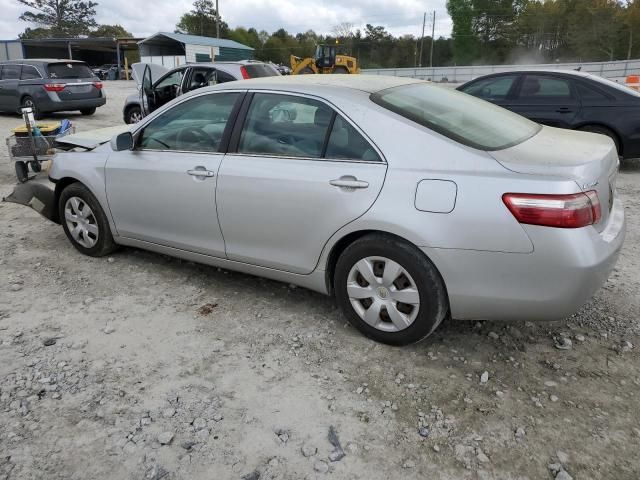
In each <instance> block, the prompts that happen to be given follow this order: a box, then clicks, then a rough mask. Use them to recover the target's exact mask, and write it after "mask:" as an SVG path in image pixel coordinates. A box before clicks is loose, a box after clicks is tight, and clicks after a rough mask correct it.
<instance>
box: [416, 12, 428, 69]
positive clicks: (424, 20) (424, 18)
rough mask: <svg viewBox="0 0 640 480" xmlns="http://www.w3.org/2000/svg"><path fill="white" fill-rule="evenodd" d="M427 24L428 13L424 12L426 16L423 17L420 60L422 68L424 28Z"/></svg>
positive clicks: (419, 64)
mask: <svg viewBox="0 0 640 480" xmlns="http://www.w3.org/2000/svg"><path fill="white" fill-rule="evenodd" d="M426 23H427V12H424V16H423V17H422V36H421V37H420V60H419V62H418V66H419V67H421V66H422V44H423V43H424V27H425V24H426Z"/></svg>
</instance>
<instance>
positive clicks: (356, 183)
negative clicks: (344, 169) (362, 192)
mask: <svg viewBox="0 0 640 480" xmlns="http://www.w3.org/2000/svg"><path fill="white" fill-rule="evenodd" d="M329 183H330V184H331V185H333V186H334V187H340V188H367V187H368V186H369V182H365V181H363V180H358V179H357V178H355V177H340V178H337V179H335V180H331V181H330V182H329Z"/></svg>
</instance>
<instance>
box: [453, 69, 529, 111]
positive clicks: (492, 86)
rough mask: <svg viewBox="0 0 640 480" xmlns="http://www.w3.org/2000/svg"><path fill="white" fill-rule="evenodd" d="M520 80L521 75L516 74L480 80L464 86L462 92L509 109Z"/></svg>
mask: <svg viewBox="0 0 640 480" xmlns="http://www.w3.org/2000/svg"><path fill="white" fill-rule="evenodd" d="M519 78H520V75H519V74H516V73H508V74H503V75H495V76H491V77H487V78H479V79H478V80H476V81H475V82H471V83H469V84H467V85H464V86H463V87H462V88H460V90H461V91H462V92H464V93H467V94H469V95H473V96H474V97H478V98H481V99H482V100H486V101H487V102H491V103H495V104H496V105H500V106H501V107H504V108H509V107H510V105H511V103H512V101H513V95H514V93H515V91H516V86H517V83H518V79H519Z"/></svg>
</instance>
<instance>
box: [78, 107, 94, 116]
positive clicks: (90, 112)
mask: <svg viewBox="0 0 640 480" xmlns="http://www.w3.org/2000/svg"><path fill="white" fill-rule="evenodd" d="M80 113H81V114H82V115H93V114H94V113H96V107H92V108H83V109H81V110H80Z"/></svg>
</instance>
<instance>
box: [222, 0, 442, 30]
mask: <svg viewBox="0 0 640 480" xmlns="http://www.w3.org/2000/svg"><path fill="white" fill-rule="evenodd" d="M434 15H435V12H434ZM216 38H220V10H218V0H216Z"/></svg>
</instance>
